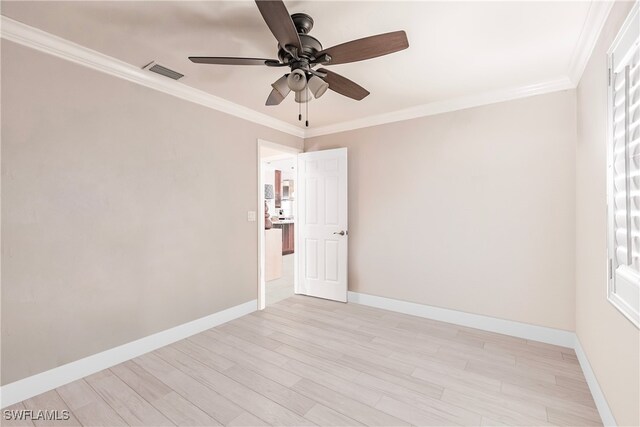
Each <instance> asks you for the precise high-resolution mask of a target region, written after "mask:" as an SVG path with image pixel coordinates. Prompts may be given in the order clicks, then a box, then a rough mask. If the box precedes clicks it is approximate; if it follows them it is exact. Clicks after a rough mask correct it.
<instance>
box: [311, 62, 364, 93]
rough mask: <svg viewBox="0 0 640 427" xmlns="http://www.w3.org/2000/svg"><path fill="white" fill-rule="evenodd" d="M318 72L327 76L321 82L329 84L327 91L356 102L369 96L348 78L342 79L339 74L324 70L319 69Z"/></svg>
mask: <svg viewBox="0 0 640 427" xmlns="http://www.w3.org/2000/svg"><path fill="white" fill-rule="evenodd" d="M318 71H320V72H321V73H326V74H327V76H326V77H325V78H324V79H323V80H324V81H325V82H327V83H329V89H331V90H332V91H334V92H338V93H339V94H340V95H344V96H346V97H349V98H353V99H355V100H356V101H361V100H363V99H364V98H365V97H366V96H367V95H369V91H368V90H366V89H365V88H363V87H362V86H360V85H359V84H357V83H354V82H352V81H351V80H349V79H348V78H346V77H342V76H341V75H340V74H336V73H334V72H333V71H329V70H327V69H325V68H319V69H318Z"/></svg>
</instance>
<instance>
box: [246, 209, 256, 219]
mask: <svg viewBox="0 0 640 427" xmlns="http://www.w3.org/2000/svg"><path fill="white" fill-rule="evenodd" d="M247 221H249V222H256V211H248V212H247Z"/></svg>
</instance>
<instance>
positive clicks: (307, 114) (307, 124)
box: [305, 85, 309, 127]
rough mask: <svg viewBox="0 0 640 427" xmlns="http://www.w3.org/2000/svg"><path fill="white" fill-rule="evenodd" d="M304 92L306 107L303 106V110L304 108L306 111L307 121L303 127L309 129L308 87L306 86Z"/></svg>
mask: <svg viewBox="0 0 640 427" xmlns="http://www.w3.org/2000/svg"><path fill="white" fill-rule="evenodd" d="M306 91H307V102H306V106H305V108H306V110H307V111H306V116H307V120H306V122H305V126H306V127H309V85H307V87H306Z"/></svg>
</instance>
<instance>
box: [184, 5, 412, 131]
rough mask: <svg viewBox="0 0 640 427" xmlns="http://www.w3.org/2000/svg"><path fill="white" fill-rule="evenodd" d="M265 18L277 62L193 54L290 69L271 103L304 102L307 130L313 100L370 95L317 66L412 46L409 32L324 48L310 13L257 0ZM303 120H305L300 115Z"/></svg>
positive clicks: (201, 59) (199, 59)
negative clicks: (325, 96) (291, 95)
mask: <svg viewBox="0 0 640 427" xmlns="http://www.w3.org/2000/svg"><path fill="white" fill-rule="evenodd" d="M256 5H257V6H258V10H259V11H260V13H261V14H262V18H263V19H264V20H265V22H266V23H267V26H268V27H269V29H270V30H271V32H272V33H273V35H274V36H275V38H276V40H277V41H278V59H265V58H234V57H220V56H219V57H215V56H190V57H189V59H190V60H191V61H192V62H195V63H198V64H218V65H266V66H267V67H289V69H290V70H291V72H289V73H287V74H285V75H284V76H282V77H280V78H279V79H278V80H276V81H275V82H273V83H272V84H271V87H272V88H273V89H272V90H271V93H270V94H269V97H268V98H267V102H266V105H279V104H280V103H281V102H282V101H283V100H284V99H285V98H286V97H287V95H289V92H291V91H293V92H294V93H295V97H294V98H295V101H296V102H297V103H298V108H299V109H301V105H302V104H305V107H306V111H307V114H306V117H307V118H306V126H309V101H311V100H312V99H313V98H320V97H321V96H322V95H323V94H324V93H325V92H326V91H327V89H331V90H333V91H334V92H337V93H339V94H341V95H344V96H346V97H349V98H352V99H355V100H356V101H361V100H362V99H364V98H365V97H366V96H367V95H369V92H368V91H367V90H366V89H364V88H363V87H361V86H360V85H358V84H356V83H354V82H352V81H351V80H349V79H347V78H345V77H342V76H341V75H340V74H337V73H334V72H333V71H329V70H327V69H326V68H318V69H314V68H315V67H316V66H318V65H320V64H321V65H324V66H329V65H337V64H346V63H348V62H357V61H363V60H365V59H371V58H376V57H378V56H383V55H388V54H390V53H394V52H398V51H400V50H403V49H406V48H408V47H409V41H408V40H407V34H406V33H405V32H404V31H394V32H391V33H385V34H378V35H376V36H370V37H365V38H362V39H358V40H353V41H350V42H346V43H342V44H339V45H337V46H333V47H330V48H328V49H323V48H322V44H321V43H320V42H319V41H318V39H316V38H315V37H312V36H310V35H309V32H310V31H311V29H312V28H313V18H311V16H309V15H307V14H306V13H294V14H293V15H289V11H288V10H287V7H286V6H285V5H284V3H283V2H282V0H256ZM298 120H302V114H301V112H299V114H298Z"/></svg>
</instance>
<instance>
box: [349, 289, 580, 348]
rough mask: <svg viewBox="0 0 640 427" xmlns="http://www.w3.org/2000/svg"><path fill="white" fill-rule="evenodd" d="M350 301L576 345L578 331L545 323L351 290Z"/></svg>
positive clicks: (540, 339)
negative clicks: (575, 332)
mask: <svg viewBox="0 0 640 427" xmlns="http://www.w3.org/2000/svg"><path fill="white" fill-rule="evenodd" d="M348 298H349V302H353V303H356V304H362V305H368V306H371V307H377V308H382V309H385V310H391V311H397V312H399V313H404V314H411V315H413V316H419V317H426V318H428V319H433V320H439V321H441V322H447V323H453V324H454V325H461V326H467V327H469V328H475V329H482V330H484V331H490V332H497V333H499V334H505V335H511V336H514V337H518V338H524V339H527V340H533V341H540V342H544V343H547V344H554V345H559V346H563V347H569V348H573V345H574V342H575V334H574V333H573V332H570V331H564V330H561V329H554V328H547V327H545V326H537V325H530V324H528V323H521V322H515V321H513V320H505V319H498V318H495V317H489V316H483V315H481V314H472V313H465V312H462V311H457V310H450V309H447V308H440V307H434V306H430V305H424V304H417V303H413V302H407V301H399V300H396V299H391V298H384V297H377V296H374V295H367V294H361V293H357V292H349V297H348Z"/></svg>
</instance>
